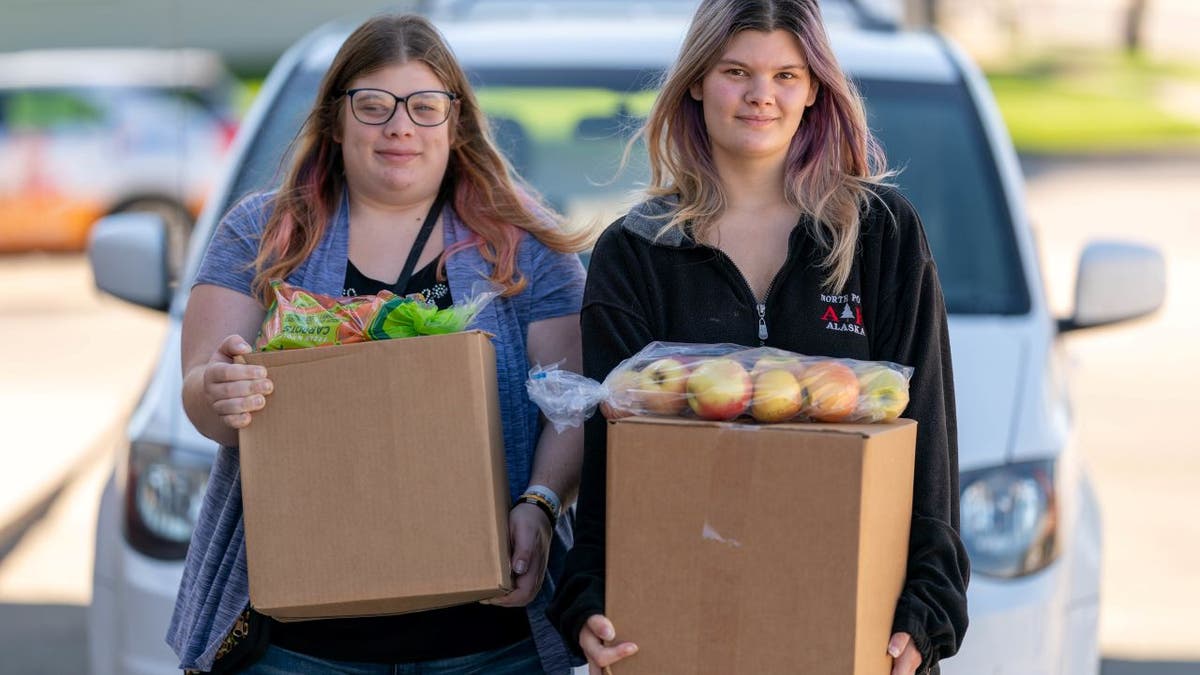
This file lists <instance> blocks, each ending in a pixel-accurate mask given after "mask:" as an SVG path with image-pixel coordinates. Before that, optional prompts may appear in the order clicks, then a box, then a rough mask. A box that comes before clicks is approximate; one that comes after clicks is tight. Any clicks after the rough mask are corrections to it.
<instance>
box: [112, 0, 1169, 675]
mask: <svg viewBox="0 0 1200 675" xmlns="http://www.w3.org/2000/svg"><path fill="white" fill-rule="evenodd" d="M829 1H830V5H829V6H830V7H832V5H833V3H834V0H829ZM692 6H693V3H691V2H679V3H673V2H663V3H619V2H611V1H610V2H602V1H599V0H588V1H586V2H579V3H574V2H572V3H561V2H560V3H553V2H550V3H547V2H535V1H532V0H527V1H524V2H502V1H500V0H494V1H492V2H488V1H487V0H478V1H477V2H452V3H448V9H445V11H444V14H445V15H444V16H441V15H439V16H436V17H435V20H436V21H437V23H438V25H439V26H440V28H441V29H442V30H443V32H444V33H445V35H446V37H447V39H448V41H449V43H450V45H451V46H452V47H453V49H454V50H455V53H456V54H457V55H458V57H459V59H460V61H461V62H462V63H463V65H464V66H465V67H466V68H467V70H468V71H469V73H470V76H471V78H472V80H473V82H474V83H475V85H476V86H477V91H478V94H479V98H480V100H481V102H482V105H483V106H484V107H485V109H486V110H487V111H488V113H489V115H490V116H491V120H492V125H493V128H494V130H495V133H496V136H497V139H498V141H499V143H500V145H501V147H502V148H503V149H504V151H505V152H506V153H507V154H508V156H509V157H510V158H511V160H512V162H513V164H514V165H515V166H516V167H517V169H518V170H519V171H521V172H522V173H523V174H524V176H525V177H526V178H527V179H528V180H529V181H530V183H531V184H532V185H533V186H534V187H535V188H537V189H538V190H539V191H541V193H542V194H543V195H545V196H546V197H547V199H548V200H549V201H550V202H551V203H553V204H554V205H555V206H557V207H558V208H559V209H561V210H562V211H563V212H564V213H566V214H567V215H568V217H569V218H570V219H572V220H574V221H576V222H601V223H607V222H608V221H609V220H610V219H611V218H612V217H614V216H615V215H617V214H619V213H621V212H622V211H624V210H625V208H627V207H628V205H629V204H630V201H631V198H630V196H629V193H630V191H631V190H632V189H633V188H635V187H636V185H637V184H638V183H639V182H643V181H645V179H646V175H647V174H646V172H647V169H646V165H645V162H644V159H643V157H644V148H635V149H634V151H633V153H632V157H631V160H630V163H629V165H628V166H627V167H626V169H625V171H624V172H622V173H620V174H619V175H618V174H617V169H618V168H619V166H620V164H621V155H622V151H623V149H624V146H625V141H626V139H627V138H629V134H630V133H631V132H632V131H633V130H634V129H635V128H636V125H637V124H638V122H639V120H640V118H641V116H643V115H645V114H646V113H647V111H648V109H649V106H650V105H651V102H652V101H653V98H654V96H655V87H656V86H657V83H658V78H659V77H660V75H661V73H662V71H663V69H664V68H666V67H667V66H668V65H669V64H670V63H671V62H672V61H673V59H674V58H675V56H676V54H677V51H678V47H679V44H680V42H681V41H682V37H683V33H684V30H685V28H686V21H687V18H688V17H689V16H690V11H691V8H692ZM842 10H843V11H842V13H841V14H835V13H833V12H832V11H831V12H830V17H831V18H830V23H831V28H830V35H831V38H832V40H833V44H834V47H835V50H836V51H837V54H838V58H839V60H840V61H841V63H842V65H843V67H845V68H846V70H847V71H848V72H849V73H850V74H851V76H852V77H853V79H854V80H855V81H856V82H857V83H858V85H859V87H860V88H861V90H862V92H863V94H864V96H865V98H866V102H867V107H868V114H869V118H870V124H871V127H872V128H873V129H874V130H875V131H876V132H877V134H878V136H879V138H880V140H881V142H882V143H883V144H884V146H885V149H886V151H887V153H888V156H889V159H890V161H891V163H892V164H893V165H894V166H895V167H897V168H900V169H901V170H902V172H901V173H900V174H899V176H898V178H897V182H898V183H899V185H900V187H901V188H902V189H903V190H904V192H905V193H906V194H907V195H908V196H909V197H910V198H911V199H912V201H913V202H914V203H915V205H916V207H917V210H918V212H919V213H920V214H921V216H922V218H923V221H924V224H925V228H926V231H927V234H928V238H929V241H930V245H931V247H932V249H933V252H934V256H935V258H936V260H937V262H938V268H939V272H940V276H941V281H942V284H943V287H944V291H945V297H946V303H947V307H948V311H949V313H950V334H951V342H952V348H953V354H954V370H955V373H954V375H955V386H956V396H957V403H958V421H959V425H958V436H959V463H960V470H961V483H960V487H961V505H962V506H961V514H962V536H963V539H964V541H965V543H966V545H967V548H968V550H969V552H970V555H971V558H972V568H973V569H972V579H971V585H970V590H969V602H970V612H971V628H970V630H969V632H968V634H967V636H966V641H965V643H964V645H963V648H962V651H961V652H960V653H959V655H958V656H956V657H955V658H953V659H950V660H948V661H947V662H946V663H945V664H943V668H942V672H943V673H945V674H946V675H978V674H980V673H988V674H989V675H1042V674H1047V675H1048V674H1051V673H1053V674H1059V675H1083V674H1087V673H1092V674H1095V673H1097V672H1098V670H1099V652H1098V646H1097V620H1098V611H1099V564H1100V546H1101V542H1100V528H1099V515H1098V513H1097V507H1096V503H1095V500H1094V498H1093V496H1092V491H1091V488H1090V485H1089V482H1088V478H1087V474H1086V472H1085V470H1084V467H1083V465H1082V462H1081V459H1080V456H1081V453H1080V448H1079V447H1077V443H1076V434H1075V432H1074V428H1073V423H1074V421H1073V418H1072V412H1071V407H1070V399H1069V391H1068V387H1067V382H1066V380H1065V378H1064V372H1063V365H1062V355H1061V353H1060V352H1061V349H1060V341H1059V336H1060V335H1061V334H1062V333H1064V332H1066V331H1069V330H1077V329H1082V328H1087V327H1090V326H1096V325H1103V324H1108V323H1114V322H1117V321H1122V320H1126V319H1131V318H1134V317H1137V316H1141V315H1144V314H1146V313H1148V312H1151V311H1153V310H1154V309H1156V308H1157V307H1158V306H1159V304H1160V303H1161V302H1162V298H1163V294H1164V289H1163V283H1164V278H1165V272H1164V269H1163V263H1162V258H1161V256H1160V255H1159V254H1158V253H1157V252H1156V251H1153V250H1148V249H1143V248H1140V247H1138V246H1134V245H1128V244H1119V243H1108V244H1096V245H1093V246H1090V247H1089V248H1088V249H1087V251H1086V252H1085V254H1084V257H1083V259H1082V260H1081V261H1080V266H1079V270H1078V286H1077V302H1076V308H1075V313H1074V315H1073V316H1072V317H1070V318H1069V319H1056V318H1055V317H1053V316H1051V314H1050V311H1049V309H1048V308H1047V302H1046V299H1045V291H1044V288H1043V281H1042V277H1041V271H1040V262H1039V259H1038V255H1037V251H1036V248H1035V244H1034V239H1033V235H1032V232H1031V228H1030V226H1029V223H1028V214H1027V211H1026V204H1025V198H1024V194H1023V178H1022V176H1021V171H1020V167H1019V165H1018V163H1017V160H1016V155H1015V153H1014V151H1013V148H1012V144H1011V142H1010V140H1009V137H1008V135H1007V132H1006V131H1005V129H1004V126H1003V123H1002V121H1001V120H1000V117H999V115H998V113H997V110H996V108H995V105H994V103H993V101H992V98H991V94H990V92H989V90H988V88H987V85H986V83H985V81H984V80H983V78H982V76H981V75H980V73H979V72H978V70H977V69H976V68H975V67H974V66H973V65H972V64H971V63H970V62H969V61H968V60H967V59H966V57H965V56H964V55H963V54H962V53H961V52H960V51H959V50H957V49H956V48H955V47H953V46H952V45H950V44H948V43H947V42H945V41H944V40H942V39H941V38H940V37H938V36H937V35H936V34H933V33H928V32H922V33H906V32H903V31H899V30H896V29H895V28H891V27H888V26H887V25H886V23H883V24H881V23H880V22H879V21H877V20H861V21H860V20H858V18H857V17H858V15H857V14H856V13H855V11H854V7H853V6H852V5H847V6H845V7H842ZM351 28H352V26H348V25H339V26H330V27H326V28H323V29H321V30H318V31H316V32H314V33H313V34H311V35H310V36H308V37H307V38H305V39H304V40H302V41H300V42H299V43H297V44H296V45H295V46H294V47H293V48H292V49H290V50H289V51H288V52H287V53H286V54H285V55H284V56H283V57H282V58H281V59H280V60H279V62H278V64H277V65H276V66H275V68H274V69H273V70H272V72H271V74H270V76H269V77H268V78H267V80H266V82H265V83H264V86H263V88H262V90H261V93H260V95H259V98H258V100H257V101H256V102H255V104H254V106H253V108H252V109H251V111H250V113H249V114H248V116H247V118H246V121H245V123H244V125H243V128H242V130H241V132H240V134H239V136H238V139H237V140H236V142H235V146H234V150H233V153H232V157H231V160H232V161H231V162H230V163H229V164H228V165H227V167H226V171H225V173H224V176H223V180H222V182H221V184H220V185H219V186H218V188H217V190H216V192H214V195H213V198H212V199H211V201H210V202H209V203H208V204H207V205H206V207H205V210H204V212H203V213H202V215H201V217H200V219H199V221H198V226H197V229H196V232H195V234H194V236H193V240H192V247H191V249H192V250H191V252H190V255H189V260H188V265H187V269H186V272H185V276H184V279H185V281H184V283H182V284H180V286H179V288H178V289H177V290H175V291H174V292H172V291H171V290H170V289H169V288H168V286H167V284H166V281H165V279H164V278H163V277H162V274H161V271H160V270H158V269H156V268H155V266H154V265H153V264H150V263H152V262H153V261H154V260H155V259H156V258H157V256H160V255H161V250H162V249H161V246H162V236H161V231H162V223H161V222H160V221H158V220H157V219H156V218H155V217H153V216H148V215H144V214H137V215H128V214H127V215H120V216H112V217H109V218H107V219H105V221H104V222H102V223H101V224H100V225H98V226H97V230H96V233H95V236H94V240H93V245H92V249H91V256H92V263H93V267H94V271H95V274H96V280H97V284H98V285H99V286H100V287H101V288H102V289H104V290H107V291H109V292H111V293H113V294H115V295H117V296H119V297H122V298H125V299H127V300H130V301H131V302H136V303H139V304H142V305H145V306H148V307H156V308H160V309H169V313H170V314H169V316H170V321H169V324H168V337H167V341H166V344H165V345H164V350H163V354H162V356H161V359H160V361H159V364H158V366H157V368H156V371H155V373H154V375H153V376H152V378H151V381H150V383H149V385H148V388H147V389H146V391H145V393H144V395H143V398H142V400H141V402H140V403H139V405H138V407H137V409H136V411H135V413H134V415H133V417H132V419H131V420H130V422H129V425H128V427H127V434H128V438H129V444H128V445H127V446H126V447H125V448H124V451H123V452H122V453H121V454H120V456H119V458H118V460H117V462H116V466H115V470H114V474H113V477H112V479H111V480H110V481H109V483H108V485H107V487H106V489H105V492H104V496H103V499H102V502H101V508H100V514H99V517H98V522H97V533H96V537H97V547H96V559H95V571H94V582H95V583H94V599H93V604H92V606H91V608H90V610H89V635H90V640H89V641H90V649H91V665H92V671H93V673H95V674H96V675H107V674H109V673H151V672H165V671H167V670H168V669H170V668H171V667H173V666H174V665H175V662H174V658H173V656H172V655H171V653H170V652H169V651H168V649H167V647H166V646H165V644H164V643H163V640H162V635H163V634H164V632H165V627H166V625H167V622H168V620H169V617H170V614H171V609H172V606H173V601H174V596H175V592H176V589H177V586H178V583H179V578H180V573H181V570H182V560H183V557H184V554H185V551H186V548H187V544H188V540H189V537H190V535H191V532H192V528H193V525H194V523H195V520H196V517H197V514H198V512H199V509H200V504H201V500H202V496H203V493H204V489H205V485H206V482H207V480H208V474H209V470H210V467H211V464H212V461H213V457H214V453H215V452H216V447H215V445H214V444H213V443H212V442H211V441H209V440H208V439H206V438H204V437H203V436H201V435H199V433H198V432H196V430H195V429H194V428H193V427H192V426H191V424H190V423H189V422H188V420H187V417H186V416H185V414H184V411H183V407H182V403H181V400H180V391H181V374H180V361H179V358H180V357H179V348H180V345H179V339H180V335H179V331H180V318H181V316H182V313H183V309H184V306H185V304H186V302H187V296H188V291H189V285H190V284H189V283H188V282H187V281H186V279H189V278H191V276H192V275H194V274H195V272H196V269H197V267H198V265H199V259H200V256H201V254H202V253H203V250H204V248H205V245H206V244H207V242H208V239H209V237H211V236H212V233H213V231H214V230H215V228H216V224H217V222H218V220H219V219H220V217H221V215H222V214H223V213H225V211H226V210H227V209H229V207H230V206H231V205H232V204H234V203H235V202H236V201H237V200H238V199H239V198H241V197H242V196H244V195H246V194H247V193H250V192H253V191H256V190H262V189H269V188H270V187H272V186H273V185H276V184H277V183H278V181H279V179H280V173H281V172H280V166H281V158H282V157H283V156H284V153H285V152H286V149H287V146H288V143H289V141H290V140H291V139H292V137H293V136H294V135H295V134H296V132H297V130H298V129H299V127H300V124H301V122H302V121H303V118H304V115H305V113H306V111H307V110H308V107H309V105H310V104H311V102H312V99H313V97H314V95H315V92H316V89H317V84H318V81H319V80H320V78H321V76H322V75H323V74H324V72H325V70H326V69H327V67H328V66H329V63H330V61H331V59H332V57H333V55H334V53H335V52H336V50H337V49H338V47H339V46H340V45H341V43H342V41H343V40H344V39H345V37H346V35H347V34H348V32H349V30H350V29H351ZM881 648H882V646H881Z"/></svg>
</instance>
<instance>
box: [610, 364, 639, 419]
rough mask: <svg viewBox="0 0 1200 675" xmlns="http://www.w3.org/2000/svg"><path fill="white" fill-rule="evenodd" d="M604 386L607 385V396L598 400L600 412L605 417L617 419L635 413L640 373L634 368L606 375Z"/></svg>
mask: <svg viewBox="0 0 1200 675" xmlns="http://www.w3.org/2000/svg"><path fill="white" fill-rule="evenodd" d="M604 386H606V387H608V398H607V399H606V400H604V401H601V402H600V413H601V414H602V415H604V417H605V418H606V419H610V420H619V419H621V418H622V417H629V416H631V415H634V414H636V413H637V409H638V389H640V388H641V386H642V374H641V373H639V372H638V371H636V370H621V371H618V372H616V373H613V374H611V375H609V376H608V379H606V380H605V381H604Z"/></svg>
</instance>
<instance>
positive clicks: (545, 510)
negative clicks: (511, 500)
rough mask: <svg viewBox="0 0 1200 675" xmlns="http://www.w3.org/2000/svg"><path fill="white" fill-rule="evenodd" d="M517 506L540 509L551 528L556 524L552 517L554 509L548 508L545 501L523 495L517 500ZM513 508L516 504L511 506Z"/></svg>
mask: <svg viewBox="0 0 1200 675" xmlns="http://www.w3.org/2000/svg"><path fill="white" fill-rule="evenodd" d="M517 504H533V505H534V506H536V507H538V508H539V509H541V511H542V513H543V514H544V515H545V516H546V520H548V521H550V527H551V528H553V527H554V526H555V525H556V524H557V523H556V520H557V519H556V518H555V517H554V509H552V508H550V505H549V504H547V503H546V501H545V500H542V499H538V498H537V497H535V496H533V495H528V494H525V495H521V496H520V497H518V498H517ZM513 506H516V504H513Z"/></svg>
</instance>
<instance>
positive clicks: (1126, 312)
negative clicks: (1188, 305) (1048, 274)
mask: <svg viewBox="0 0 1200 675" xmlns="http://www.w3.org/2000/svg"><path fill="white" fill-rule="evenodd" d="M1166 285H1167V266H1166V262H1165V261H1164V259H1163V255H1162V253H1161V252H1159V250H1158V249H1157V248H1154V247H1152V246H1143V245H1141V244H1133V243H1128V242H1117V241H1096V242H1089V243H1088V245H1087V246H1086V247H1085V248H1084V251H1083V254H1082V255H1081V256H1080V258H1079V269H1078V272H1077V273H1076V277H1075V312H1074V314H1073V315H1072V316H1071V317H1069V318H1066V319H1059V321H1058V330H1059V332H1060V333H1066V332H1068V331H1074V330H1081V329H1084V328H1094V327H1097V326H1107V325H1110V324H1114V323H1119V322H1122V321H1129V320H1132V319H1136V318H1139V317H1143V316H1146V315H1148V314H1151V313H1153V312H1155V311H1156V310H1158V308H1159V307H1161V306H1162V303H1163V299H1164V297H1165V296H1166Z"/></svg>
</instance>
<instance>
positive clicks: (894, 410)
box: [858, 364, 908, 422]
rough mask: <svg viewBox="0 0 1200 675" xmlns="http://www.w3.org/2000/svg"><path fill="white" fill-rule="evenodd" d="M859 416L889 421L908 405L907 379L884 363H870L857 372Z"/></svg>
mask: <svg viewBox="0 0 1200 675" xmlns="http://www.w3.org/2000/svg"><path fill="white" fill-rule="evenodd" d="M858 385H859V389H860V390H861V391H860V392H859V402H858V412H859V416H861V417H863V418H865V421H871V422H890V421H892V420H894V419H896V418H897V417H899V416H900V413H903V412H904V409H905V408H907V407H908V379H907V378H906V377H904V375H903V374H902V373H900V372H899V371H896V370H894V369H892V368H889V367H887V366H884V365H878V364H872V365H870V366H867V367H866V368H863V369H862V370H860V371H859V373H858Z"/></svg>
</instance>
